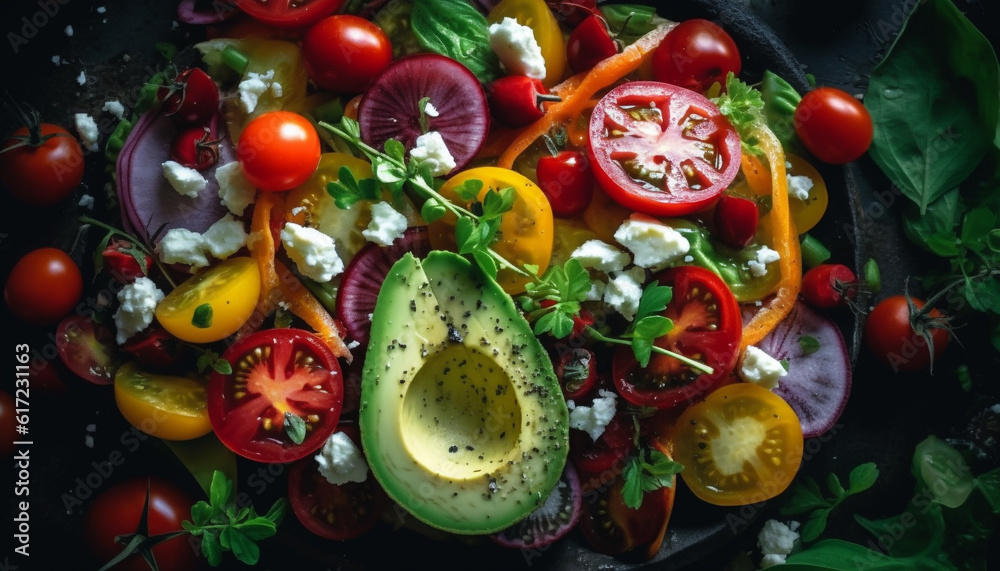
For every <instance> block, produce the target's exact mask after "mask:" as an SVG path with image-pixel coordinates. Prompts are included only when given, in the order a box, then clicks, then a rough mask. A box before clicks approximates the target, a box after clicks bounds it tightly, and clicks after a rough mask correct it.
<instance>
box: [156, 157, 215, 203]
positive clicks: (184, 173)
mask: <svg viewBox="0 0 1000 571" xmlns="http://www.w3.org/2000/svg"><path fill="white" fill-rule="evenodd" d="M163 176H164V177H166V179H167V182H169V183H170V186H172V187H174V190H176V191H177V194H180V195H181V196H189V197H191V198H195V197H196V196H198V193H199V192H201V191H202V190H204V188H205V187H206V186H208V181H207V180H205V177H204V176H202V175H201V173H200V172H198V171H197V170H195V169H192V168H188V167H186V166H184V165H182V164H180V163H179V162H177V161H167V162H165V163H163Z"/></svg>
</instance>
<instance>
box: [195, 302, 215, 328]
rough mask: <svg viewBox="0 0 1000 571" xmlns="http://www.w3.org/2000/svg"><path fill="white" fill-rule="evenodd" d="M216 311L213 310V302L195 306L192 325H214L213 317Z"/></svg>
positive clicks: (203, 326) (201, 326)
mask: <svg viewBox="0 0 1000 571" xmlns="http://www.w3.org/2000/svg"><path fill="white" fill-rule="evenodd" d="M214 313H215V312H214V311H213V310H212V304H211V303H203V304H201V305H199V306H198V307H196V308H194V314H193V315H192V316H191V325H193V326H195V327H197V328H199V329H208V328H209V327H211V326H212V317H213V314H214Z"/></svg>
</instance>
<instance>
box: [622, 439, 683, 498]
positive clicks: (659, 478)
mask: <svg viewBox="0 0 1000 571" xmlns="http://www.w3.org/2000/svg"><path fill="white" fill-rule="evenodd" d="M647 459H648V460H647ZM683 469H684V466H682V465H681V464H679V463H678V462H674V461H673V460H671V459H670V457H669V456H667V455H666V454H664V453H663V452H660V451H659V450H655V449H650V450H646V449H643V448H640V449H639V452H638V454H636V455H635V456H632V457H630V458H629V459H628V463H627V464H626V465H625V469H624V470H622V479H623V483H622V501H623V502H624V503H625V505H626V506H628V507H629V508H632V509H634V510H637V509H639V507H640V506H642V500H643V497H644V496H645V493H646V492H653V491H656V490H659V489H660V488H669V487H671V486H673V481H674V476H675V475H676V474H679V473H680V472H681V471H682V470H683Z"/></svg>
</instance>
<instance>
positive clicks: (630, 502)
mask: <svg viewBox="0 0 1000 571" xmlns="http://www.w3.org/2000/svg"><path fill="white" fill-rule="evenodd" d="M642 496H643V491H642V467H641V466H640V465H639V459H638V458H637V457H635V456H632V457H631V458H629V460H628V463H627V464H625V468H624V469H623V470H622V502H623V503H624V504H625V505H626V506H628V507H630V508H632V509H634V510H637V509H639V506H641V505H642Z"/></svg>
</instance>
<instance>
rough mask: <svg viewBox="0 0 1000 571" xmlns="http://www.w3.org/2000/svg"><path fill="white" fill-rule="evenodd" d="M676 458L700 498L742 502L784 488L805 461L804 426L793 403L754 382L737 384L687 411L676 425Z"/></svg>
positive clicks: (760, 499)
mask: <svg viewBox="0 0 1000 571" xmlns="http://www.w3.org/2000/svg"><path fill="white" fill-rule="evenodd" d="M674 426H675V428H674V431H673V438H672V441H673V444H674V460H676V461H677V462H680V463H681V464H683V465H684V471H683V472H681V478H683V479H684V483H685V484H687V486H688V488H690V489H691V491H692V492H694V495H696V496H698V497H699V498H701V499H702V500H705V501H706V502H708V503H711V504H715V505H720V506H741V505H748V504H755V503H759V502H763V501H765V500H769V499H771V498H773V497H775V496H777V495H778V494H780V493H781V492H783V491H784V490H785V489H786V488H787V487H788V485H789V484H791V483H792V479H793V478H794V477H795V474H796V473H797V472H798V470H799V466H800V465H801V463H802V450H803V440H802V427H801V425H800V423H799V418H798V416H796V414H795V411H794V410H792V407H790V406H788V403H786V402H785V401H784V399H782V398H781V397H780V396H778V395H777V394H775V393H773V392H771V391H769V390H767V389H765V388H764V387H761V386H759V385H755V384H753V383H733V384H729V385H725V386H723V387H720V388H718V389H716V390H715V391H713V392H712V393H710V394H709V395H708V397H706V398H705V400H703V401H702V402H699V403H697V404H695V405H692V406H690V407H688V408H687V409H685V410H684V412H683V413H682V414H681V416H680V418H678V419H677V423H676V424H675V425H674Z"/></svg>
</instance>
